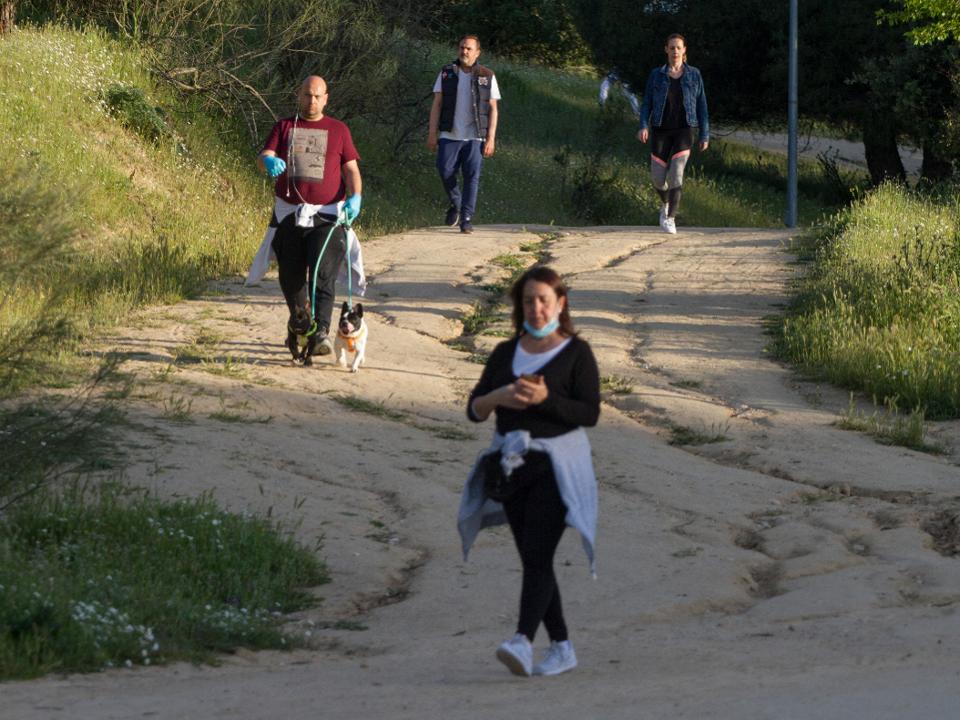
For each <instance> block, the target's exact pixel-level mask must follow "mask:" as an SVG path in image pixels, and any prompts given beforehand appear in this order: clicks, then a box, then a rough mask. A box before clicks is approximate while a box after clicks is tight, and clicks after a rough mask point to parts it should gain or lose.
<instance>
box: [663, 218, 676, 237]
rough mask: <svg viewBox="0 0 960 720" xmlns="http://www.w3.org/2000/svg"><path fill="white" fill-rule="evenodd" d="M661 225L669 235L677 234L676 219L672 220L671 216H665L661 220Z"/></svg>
mask: <svg viewBox="0 0 960 720" xmlns="http://www.w3.org/2000/svg"><path fill="white" fill-rule="evenodd" d="M661 227H663V229H664V230H665V231H666V232H667V233H669V234H670V235H676V234H677V221H676V220H674V219H673V218H672V217H667V218H666V219H665V220H664V221H663V225H662V226H661Z"/></svg>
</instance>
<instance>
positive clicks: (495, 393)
mask: <svg viewBox="0 0 960 720" xmlns="http://www.w3.org/2000/svg"><path fill="white" fill-rule="evenodd" d="M511 297H512V300H513V325H514V330H515V335H514V337H513V338H511V339H510V340H508V341H506V342H503V343H501V344H500V345H498V346H497V347H496V348H495V349H494V351H493V353H492V354H491V355H490V359H489V360H488V361H487V364H486V367H484V369H483V374H482V375H481V377H480V381H479V382H478V383H477V386H476V387H475V388H474V389H473V392H472V393H471V394H470V400H469V403H468V405H467V415H468V417H469V418H470V419H471V420H473V421H475V422H482V421H484V420H486V419H487V418H488V417H489V416H490V414H491V413H496V432H495V433H494V436H493V442H492V443H491V445H490V447H489V448H488V449H487V450H486V451H484V452H483V453H481V454H480V457H479V458H478V460H477V462H476V463H475V465H474V468H473V471H472V472H471V473H470V476H469V478H468V479H467V483H466V486H465V487H464V491H463V496H462V498H461V502H460V512H459V515H458V522H457V525H458V527H459V530H460V535H461V538H462V540H463V552H464V558H466V556H467V554H468V553H469V550H470V546H471V545H472V543H473V541H474V539H475V538H476V536H477V533H478V532H479V531H480V530H481V528H484V527H488V526H490V525H496V524H501V523H503V522H508V523H509V525H510V530H511V531H512V533H513V539H514V541H515V543H516V546H517V550H518V551H519V553H520V562H521V565H522V567H523V584H522V587H521V589H520V612H519V618H518V620H517V627H516V634H515V635H514V636H513V637H512V638H510V639H509V640H506V641H505V642H503V643H502V644H501V645H500V647H499V648H498V649H497V658H498V659H499V660H500V661H501V662H503V663H504V664H505V665H506V666H507V667H508V668H509V669H510V671H511V672H513V673H514V674H516V675H524V676H527V675H558V674H560V673H563V672H566V671H568V670H572V669H573V668H574V667H576V665H577V657H576V654H575V653H574V650H573V645H572V644H571V642H570V637H569V634H568V631H567V624H566V621H565V620H564V616H563V605H562V603H561V600H560V589H559V588H558V587H557V579H556V576H555V575H554V572H553V557H554V553H555V552H556V549H557V545H558V544H559V542H560V537H561V536H562V535H563V532H564V528H565V527H566V526H567V525H570V526H571V527H574V528H575V529H576V530H577V531H578V532H579V533H580V537H581V540H582V543H583V547H584V550H585V551H586V553H587V559H588V561H589V562H590V568H591V571H592V569H593V544H594V538H595V536H596V525H597V482H596V477H595V475H594V471H593V462H592V460H591V455H590V442H589V440H588V439H587V434H586V432H585V431H584V428H585V427H592V426H594V425H596V423H597V418H598V417H599V415H600V378H599V373H598V371H597V362H596V359H595V358H594V356H593V352H592V351H591V349H590V346H589V345H588V344H587V343H586V342H585V341H584V340H581V339H580V338H579V337H577V334H576V331H575V330H574V327H573V322H572V321H571V320H570V311H569V306H568V302H567V289H566V287H565V286H564V284H563V281H562V280H561V279H560V276H559V275H557V273H556V272H555V271H554V270H552V269H550V268H548V267H544V266H535V267H533V268H531V269H530V270H527V272H525V273H524V274H523V275H522V276H521V277H520V279H519V280H518V281H517V282H516V283H515V284H514V286H513V289H512V290H511ZM541 623H543V626H544V628H545V629H546V631H547V635H548V637H549V639H550V645H549V647H548V648H547V649H546V652H545V654H544V655H543V657H542V659H541V660H540V662H538V663H536V664H534V660H533V640H534V637H535V636H536V633H537V629H538V628H539V626H540V624H541Z"/></svg>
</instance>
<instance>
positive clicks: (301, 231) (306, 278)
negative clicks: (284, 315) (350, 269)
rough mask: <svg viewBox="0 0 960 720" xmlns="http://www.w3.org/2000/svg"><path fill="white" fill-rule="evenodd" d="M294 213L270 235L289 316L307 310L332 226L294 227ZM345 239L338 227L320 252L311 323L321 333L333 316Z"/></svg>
mask: <svg viewBox="0 0 960 720" xmlns="http://www.w3.org/2000/svg"><path fill="white" fill-rule="evenodd" d="M296 215H297V214H296V213H295V212H292V213H290V214H289V215H287V217H285V218H284V219H283V222H282V223H280V225H279V227H277V232H276V234H275V235H274V236H273V252H274V253H276V255H277V265H278V266H279V274H280V289H281V290H282V291H283V297H284V299H285V300H286V301H287V307H288V308H289V309H290V317H295V316H296V312H297V308H307V309H309V308H310V299H309V292H310V291H309V288H310V287H311V286H312V285H313V270H314V268H315V267H316V264H317V256H318V255H319V254H320V249H321V248H322V247H323V243H324V241H325V240H326V239H327V235H328V234H329V233H330V228H331V226H332V223H330V224H327V223H322V224H320V223H318V220H319V218H317V219H315V221H314V222H315V223H318V224H319V227H312V228H303V227H297V225H296ZM345 246H346V236H345V232H344V229H343V227H342V226H341V227H338V228H337V229H336V230H335V231H334V233H333V236H332V237H331V238H330V242H329V243H327V249H326V250H324V252H323V259H322V260H321V261H320V268H319V271H318V273H317V293H316V296H315V298H314V307H315V309H316V312H315V317H314V318H313V319H314V321H315V322H316V323H317V328H318V330H319V331H321V333H320V334H326V332H327V331H328V330H329V328H330V319H331V317H332V315H333V301H334V299H335V296H336V283H337V273H338V272H339V271H340V263H341V262H343V256H344V254H345V253H346V249H345Z"/></svg>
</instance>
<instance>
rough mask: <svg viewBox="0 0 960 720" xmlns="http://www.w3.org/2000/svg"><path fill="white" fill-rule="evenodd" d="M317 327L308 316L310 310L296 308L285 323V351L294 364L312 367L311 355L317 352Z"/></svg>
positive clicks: (301, 306) (307, 308)
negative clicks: (291, 357) (290, 356)
mask: <svg viewBox="0 0 960 720" xmlns="http://www.w3.org/2000/svg"><path fill="white" fill-rule="evenodd" d="M317 334H318V333H317V325H316V323H315V322H313V317H312V316H311V315H310V308H309V307H306V306H304V305H299V306H297V308H296V310H295V311H294V312H292V313H291V314H290V320H288V321H287V349H288V350H289V351H290V354H291V355H292V356H293V362H294V363H298V362H300V363H303V364H304V365H305V366H307V367H309V366H310V365H313V355H314V353H315V352H316V350H317Z"/></svg>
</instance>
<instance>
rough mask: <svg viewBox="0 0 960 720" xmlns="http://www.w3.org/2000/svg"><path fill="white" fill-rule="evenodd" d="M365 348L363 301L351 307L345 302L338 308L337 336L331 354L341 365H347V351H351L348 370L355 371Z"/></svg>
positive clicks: (361, 359)
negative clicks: (351, 356)
mask: <svg viewBox="0 0 960 720" xmlns="http://www.w3.org/2000/svg"><path fill="white" fill-rule="evenodd" d="M366 350H367V324H366V323H365V322H364V321H363V303H357V304H356V305H354V306H353V308H351V307H350V306H349V305H347V303H346V302H344V303H343V306H342V307H341V308H340V322H339V323H337V338H336V340H334V341H333V356H334V358H335V361H336V362H338V363H339V364H340V365H342V366H343V367H346V366H347V353H348V352H352V353H353V354H354V355H353V362H352V363H351V364H350V372H357V371H358V370H360V366H361V365H363V362H364V359H365V357H366Z"/></svg>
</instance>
